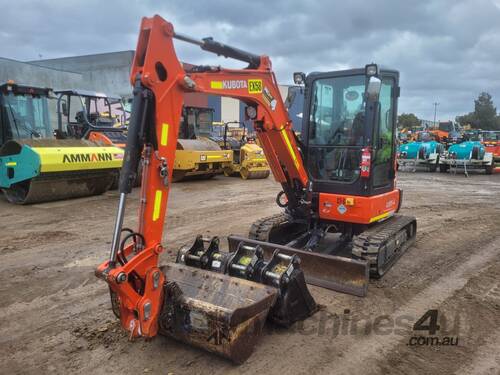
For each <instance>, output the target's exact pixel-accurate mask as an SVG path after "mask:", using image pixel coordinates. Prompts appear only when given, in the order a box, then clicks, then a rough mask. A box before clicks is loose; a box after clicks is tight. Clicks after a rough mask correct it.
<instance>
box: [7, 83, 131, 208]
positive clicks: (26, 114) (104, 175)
mask: <svg viewBox="0 0 500 375" xmlns="http://www.w3.org/2000/svg"><path fill="white" fill-rule="evenodd" d="M50 98H52V96H51V90H50V89H48V88H38V87H32V86H24V85H17V84H15V83H13V82H8V83H6V84H2V85H0V189H1V190H2V191H3V192H4V194H5V197H6V198H7V200H8V201H9V202H12V203H17V204H27V203H36V202H46V201H53V200H59V199H66V198H75V197H82V196H88V195H96V194H101V193H103V192H105V191H106V190H107V189H108V188H109V187H110V185H111V184H112V182H113V180H114V179H115V178H116V176H117V175H118V174H119V170H120V168H121V165H122V162H123V155H124V153H123V150H121V149H119V148H117V147H114V146H110V147H107V146H98V145H96V144H95V143H93V142H89V141H85V140H75V139H67V140H58V139H54V138H53V135H52V132H53V130H54V127H53V126H52V124H51V121H50V117H51V116H50V112H51V111H50V109H49V105H50V103H49V99H50Z"/></svg>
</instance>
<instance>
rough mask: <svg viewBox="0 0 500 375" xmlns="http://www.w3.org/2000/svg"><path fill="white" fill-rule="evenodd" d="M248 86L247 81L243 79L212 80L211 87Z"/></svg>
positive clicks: (233, 87) (234, 88)
mask: <svg viewBox="0 0 500 375" xmlns="http://www.w3.org/2000/svg"><path fill="white" fill-rule="evenodd" d="M247 87H248V85H247V81H245V80H242V79H231V80H224V81H210V88H211V89H216V90H239V89H246V88H247Z"/></svg>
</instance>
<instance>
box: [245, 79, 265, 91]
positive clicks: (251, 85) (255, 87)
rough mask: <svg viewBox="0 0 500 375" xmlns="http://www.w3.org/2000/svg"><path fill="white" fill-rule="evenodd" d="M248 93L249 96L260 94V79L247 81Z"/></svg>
mask: <svg viewBox="0 0 500 375" xmlns="http://www.w3.org/2000/svg"><path fill="white" fill-rule="evenodd" d="M248 93H249V94H261V93H262V80H261V79H249V80H248Z"/></svg>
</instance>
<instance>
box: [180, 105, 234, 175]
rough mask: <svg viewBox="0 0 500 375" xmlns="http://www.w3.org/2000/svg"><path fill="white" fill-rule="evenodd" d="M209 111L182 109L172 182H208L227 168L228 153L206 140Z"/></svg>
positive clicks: (188, 107)
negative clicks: (198, 180)
mask: <svg viewBox="0 0 500 375" xmlns="http://www.w3.org/2000/svg"><path fill="white" fill-rule="evenodd" d="M212 122H213V109H211V108H203V107H191V106H185V107H184V108H183V111H182V119H181V124H180V127H179V139H178V141H177V150H176V152H175V164H174V172H173V177H172V180H173V181H174V182H178V181H182V180H191V179H209V178H212V177H214V176H215V175H216V174H219V173H222V172H223V171H224V169H225V168H230V167H231V164H232V160H233V152H232V151H231V150H223V149H221V147H220V146H219V145H218V144H217V142H214V141H213V140H211V139H210V136H211V134H212Z"/></svg>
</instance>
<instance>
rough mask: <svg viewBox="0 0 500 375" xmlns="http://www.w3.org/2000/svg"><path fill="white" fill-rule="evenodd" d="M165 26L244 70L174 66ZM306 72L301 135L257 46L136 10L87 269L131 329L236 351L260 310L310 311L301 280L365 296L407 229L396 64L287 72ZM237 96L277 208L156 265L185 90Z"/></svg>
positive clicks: (277, 317)
mask: <svg viewBox="0 0 500 375" xmlns="http://www.w3.org/2000/svg"><path fill="white" fill-rule="evenodd" d="M174 39H178V40H182V41H185V42H189V43H192V44H195V45H198V46H200V47H201V49H203V50H205V51H208V52H212V53H215V54H217V55H222V56H225V57H228V58H233V59H236V60H240V61H243V62H245V63H248V66H247V67H246V68H244V69H224V68H221V67H214V66H196V65H192V66H190V68H189V69H188V68H185V67H183V65H182V64H181V63H180V62H179V60H178V59H177V56H176V53H175V50H174V45H173V41H174ZM294 80H295V82H296V83H297V84H301V85H305V101H304V103H305V104H304V110H303V129H302V138H301V140H300V141H299V140H298V139H297V138H296V136H295V133H294V132H293V130H292V123H291V121H290V119H289V117H288V113H287V111H286V108H285V106H284V104H283V101H282V99H281V96H280V92H279V89H278V84H277V82H276V78H275V76H274V73H273V71H272V69H271V61H270V59H269V58H268V57H267V56H258V55H255V54H252V53H248V52H245V51H242V50H240V49H236V48H234V47H230V46H227V45H224V44H221V43H218V42H216V41H214V40H213V39H212V38H205V39H203V40H197V39H193V38H191V37H187V36H184V35H180V34H178V33H177V32H175V31H174V28H173V26H172V24H170V23H168V22H167V21H165V20H164V19H162V18H161V17H160V16H154V17H152V18H144V19H143V20H142V23H141V30H140V35H139V40H138V44H137V49H136V53H135V57H134V61H133V66H132V71H131V81H132V83H133V86H134V90H133V102H132V113H131V118H130V123H129V129H128V135H127V146H126V151H125V159H124V164H123V167H122V170H121V177H120V201H119V206H118V213H117V219H116V223H115V229H114V234H113V239H112V245H111V252H110V256H109V259H108V260H107V261H105V262H104V263H102V264H101V265H100V266H99V267H98V269H97V270H96V275H97V276H98V277H100V278H102V279H104V280H105V281H106V282H107V283H108V284H109V287H110V291H111V303H112V308H113V311H114V312H115V314H116V315H117V316H118V317H119V318H120V320H121V324H122V327H123V328H124V329H125V330H127V331H129V334H130V337H140V336H142V337H146V338H150V337H154V336H156V335H157V333H162V334H166V335H169V336H172V337H174V338H176V339H179V340H182V341H184V342H187V343H190V344H193V345H197V346H200V347H203V348H205V349H207V350H209V351H212V352H215V353H218V354H220V355H223V356H225V357H227V358H230V359H231V360H233V361H234V362H238V363H241V362H243V361H244V360H245V359H247V358H248V356H249V355H250V354H251V353H252V350H253V347H254V345H255V343H256V341H257V339H258V337H259V334H260V332H261V330H262V326H263V324H264V322H265V321H266V319H269V320H271V321H273V322H275V323H278V324H282V325H285V326H288V325H290V324H292V323H293V322H295V321H297V320H301V319H305V318H307V317H308V316H310V315H311V314H312V313H314V311H316V304H315V302H314V300H313V298H312V297H311V295H310V294H309V292H308V290H307V286H306V283H305V282H307V283H309V284H315V285H319V286H322V287H326V288H330V289H334V290H338V291H341V292H346V293H351V294H354V295H358V296H363V295H365V293H366V288H367V285H368V277H369V275H370V274H371V275H372V276H375V277H380V276H382V275H383V274H384V273H385V272H386V271H387V270H388V269H389V267H390V266H392V265H393V264H394V262H395V260H397V259H398V257H399V256H401V254H402V253H403V252H404V251H405V250H406V249H407V248H408V247H409V246H410V245H411V244H412V243H413V242H414V239H415V232H416V220H415V218H413V217H406V216H401V215H398V214H397V212H398V210H399V208H400V206H401V198H402V192H401V191H400V190H399V189H397V188H396V187H395V133H396V127H395V124H396V116H397V99H398V97H399V86H398V80H399V74H398V72H397V71H394V70H384V69H379V68H378V66H377V65H375V64H370V65H366V66H365V67H364V68H362V69H354V70H347V71H336V72H325V73H311V74H309V75H308V76H307V77H306V76H305V74H303V73H295V74H294ZM186 92H198V93H207V94H211V95H220V96H227V97H232V98H235V99H239V100H240V101H242V102H244V103H245V104H246V116H247V117H248V119H250V120H252V122H253V126H254V129H255V131H256V134H257V137H258V139H259V141H260V145H261V146H262V148H263V150H264V152H265V155H266V158H267V160H268V162H269V166H270V167H271V169H272V172H273V175H274V177H275V179H276V181H277V182H279V183H280V184H281V186H282V191H281V192H279V193H278V195H277V198H276V201H277V204H278V205H279V206H281V207H283V213H282V214H280V215H277V216H273V217H269V218H265V219H262V220H259V221H257V222H256V223H255V224H253V225H252V227H251V229H250V238H244V237H236V236H230V237H229V245H228V247H229V249H228V250H229V251H221V249H220V248H219V245H220V243H219V239H218V238H217V237H215V238H211V239H207V238H203V237H201V236H198V237H197V238H196V240H195V241H194V243H193V244H192V245H190V246H185V247H184V248H182V249H181V250H180V251H179V252H178V255H177V262H176V263H169V264H167V265H166V266H163V267H160V266H159V255H160V254H161V253H162V251H163V250H164V248H163V246H162V244H161V241H162V234H163V228H164V224H165V215H166V211H167V198H168V193H169V188H170V184H171V180H172V172H173V170H174V158H175V150H176V145H177V137H178V134H179V123H180V117H181V113H182V105H183V94H184V93H186ZM141 154H142V163H143V169H142V170H143V174H142V188H141V196H140V209H139V225H138V228H136V230H131V229H128V228H124V227H123V224H124V223H123V222H124V214H125V203H126V197H127V194H129V193H130V191H131V189H132V184H133V181H134V180H135V177H136V176H135V173H136V171H137V164H138V163H139V161H140V160H141Z"/></svg>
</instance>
